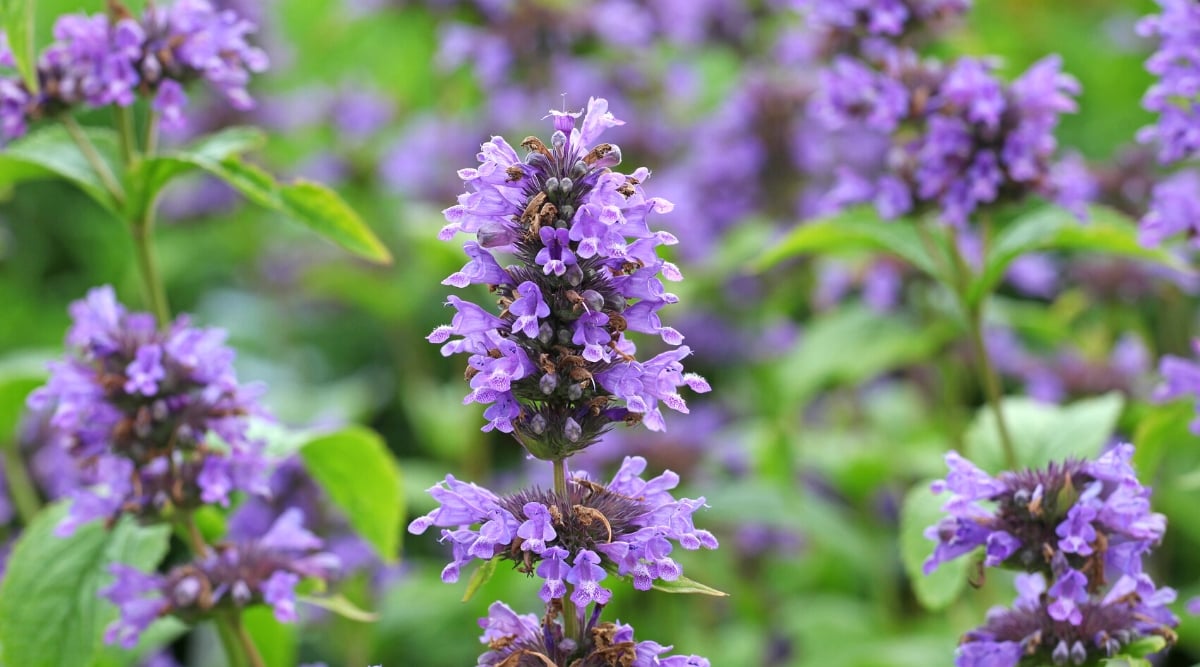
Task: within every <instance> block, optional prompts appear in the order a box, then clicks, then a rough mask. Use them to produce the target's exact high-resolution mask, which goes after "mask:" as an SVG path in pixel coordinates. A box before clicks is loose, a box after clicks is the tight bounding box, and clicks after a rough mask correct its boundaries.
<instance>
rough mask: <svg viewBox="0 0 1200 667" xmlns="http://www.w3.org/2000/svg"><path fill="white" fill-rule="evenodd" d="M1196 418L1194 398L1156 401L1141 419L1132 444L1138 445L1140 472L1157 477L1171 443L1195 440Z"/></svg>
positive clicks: (1136, 459) (1135, 458)
mask: <svg viewBox="0 0 1200 667" xmlns="http://www.w3.org/2000/svg"><path fill="white" fill-rule="evenodd" d="M1195 418H1196V408H1195V406H1194V405H1193V403H1192V401H1174V402H1171V403H1167V404H1165V405H1155V406H1153V407H1152V408H1150V409H1149V410H1148V411H1147V413H1146V414H1145V415H1144V416H1142V417H1141V418H1140V419H1138V422H1137V430H1135V431H1134V434H1133V444H1134V445H1135V446H1136V447H1137V449H1136V450H1134V454H1133V464H1134V466H1136V467H1137V469H1138V470H1139V471H1140V472H1141V474H1143V475H1145V476H1146V477H1147V478H1148V479H1154V478H1155V476H1156V474H1157V472H1158V467H1159V464H1160V463H1161V462H1162V460H1163V457H1164V456H1165V455H1166V453H1167V452H1169V451H1170V450H1171V448H1172V447H1175V446H1177V445H1178V444H1180V443H1187V442H1193V441H1194V440H1195V437H1196V436H1195V435H1194V434H1193V433H1192V432H1191V428H1190V426H1191V423H1192V420H1194V419H1195Z"/></svg>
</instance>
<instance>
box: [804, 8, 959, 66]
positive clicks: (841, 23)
mask: <svg viewBox="0 0 1200 667" xmlns="http://www.w3.org/2000/svg"><path fill="white" fill-rule="evenodd" d="M799 4H803V5H805V8H806V9H807V19H808V23H809V26H810V27H811V28H812V29H813V30H815V31H816V32H817V34H819V35H820V36H821V39H822V41H823V42H825V43H826V45H825V49H826V50H831V51H838V52H849V53H855V54H859V55H867V56H872V57H886V56H887V55H888V54H890V53H892V52H893V50H894V49H896V48H897V47H899V46H904V45H910V44H912V43H914V42H918V41H921V39H922V38H923V37H927V36H928V34H930V33H936V32H938V31H939V30H940V29H941V28H942V26H943V25H944V24H946V23H948V22H950V21H952V20H954V19H956V18H958V17H959V16H961V15H962V14H963V13H965V12H966V10H967V9H968V8H969V7H970V5H971V2H970V0H804V1H803V2H801V3H799Z"/></svg>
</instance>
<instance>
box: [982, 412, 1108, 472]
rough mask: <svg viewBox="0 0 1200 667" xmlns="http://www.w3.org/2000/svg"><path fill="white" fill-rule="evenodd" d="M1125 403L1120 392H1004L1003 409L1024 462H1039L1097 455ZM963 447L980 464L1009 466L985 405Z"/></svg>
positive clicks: (1024, 464) (1033, 464) (1025, 464)
mask: <svg viewBox="0 0 1200 667" xmlns="http://www.w3.org/2000/svg"><path fill="white" fill-rule="evenodd" d="M1124 405H1125V401H1124V399H1123V398H1122V397H1121V394H1119V393H1117V392H1113V393H1109V394H1105V395H1103V396H1098V397H1096V398H1088V399H1084V400H1080V401H1076V402H1075V403H1072V404H1070V405H1067V406H1057V405H1049V404H1046V403H1041V402H1038V401H1035V400H1033V399H1030V398H1023V397H1019V398H1006V399H1004V401H1003V404H1002V407H1001V409H1002V410H1003V411H1004V420H1005V423H1006V424H1007V425H1008V429H1009V435H1011V436H1012V443H1013V448H1014V449H1015V450H1016V455H1017V462H1018V464H1019V465H1020V466H1021V467H1025V468H1038V467H1041V466H1044V465H1046V464H1047V463H1049V462H1051V461H1062V460H1064V459H1067V458H1079V459H1082V458H1095V457H1096V456H1097V455H1098V454H1099V453H1100V450H1101V449H1102V448H1103V447H1104V445H1105V444H1106V443H1107V442H1108V440H1109V438H1111V437H1112V435H1113V429H1114V428H1115V427H1116V424H1117V419H1118V418H1119V417H1120V416H1121V410H1122V409H1123V407H1124ZM966 449H967V451H966V452H964V453H965V454H966V455H967V456H969V457H970V459H971V460H972V461H974V462H975V464H976V465H978V466H979V467H980V468H982V469H984V470H986V471H988V472H990V473H993V474H994V473H997V472H999V471H1001V470H1006V469H1008V467H1009V466H1008V465H1007V464H1006V463H1005V459H1004V450H1003V448H1002V447H1001V444H1000V434H999V431H998V430H997V429H996V419H995V415H994V414H993V413H992V411H991V410H990V409H988V408H986V407H984V408H981V409H980V410H979V413H978V414H977V415H976V417H975V420H974V421H973V422H972V423H971V425H970V427H969V428H968V429H967V434H966Z"/></svg>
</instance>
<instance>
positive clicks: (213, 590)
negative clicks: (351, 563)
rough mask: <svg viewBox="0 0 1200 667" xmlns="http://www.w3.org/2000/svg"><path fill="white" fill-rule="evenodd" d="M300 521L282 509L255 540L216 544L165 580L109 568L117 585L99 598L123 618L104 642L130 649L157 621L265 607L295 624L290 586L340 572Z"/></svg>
mask: <svg viewBox="0 0 1200 667" xmlns="http://www.w3.org/2000/svg"><path fill="white" fill-rule="evenodd" d="M303 522H304V515H303V513H301V512H300V511H299V510H296V509H291V510H288V511H286V512H284V513H283V514H281V515H280V516H279V518H278V519H276V521H275V523H274V524H272V525H271V527H270V528H269V529H268V530H267V532H266V533H264V534H263V535H262V536H261V537H258V538H256V539H252V540H245V541H240V542H236V543H226V544H218V545H216V546H215V547H214V548H213V549H212V550H211V551H209V552H208V553H205V554H202V555H199V556H197V558H196V560H195V561H193V562H191V563H188V564H186V565H180V566H177V567H175V568H173V569H172V570H171V571H170V572H168V573H166V574H161V575H160V574H148V573H145V572H141V571H139V570H137V569H135V568H131V567H129V566H127V565H120V564H118V565H114V566H112V572H113V574H114V575H115V576H116V579H115V581H114V582H113V583H112V584H111V585H110V586H108V587H107V588H106V589H104V590H103V591H101V593H102V595H104V597H106V598H108V600H109V601H111V602H112V603H113V604H115V605H116V606H117V608H118V609H119V610H120V612H121V614H120V618H118V619H117V620H116V621H113V623H112V624H111V625H109V627H108V630H107V632H106V633H105V641H107V642H109V643H120V644H121V645H122V646H124V647H125V648H132V647H133V646H135V645H136V644H137V641H138V638H139V637H140V636H141V633H142V632H144V631H145V630H146V628H147V627H149V625H150V624H151V623H153V622H154V621H155V620H156V619H158V618H161V617H163V616H167V615H173V616H176V617H177V618H180V619H181V620H184V621H187V622H195V621H197V620H200V619H204V618H211V617H212V615H213V614H215V613H220V612H221V610H231V609H233V610H236V609H242V608H244V607H247V606H250V605H254V604H263V603H265V604H268V605H270V606H271V607H272V608H273V609H274V612H275V618H276V619H278V620H279V621H281V622H284V623H291V622H293V621H295V620H296V585H297V584H299V583H300V581H301V580H302V579H304V578H308V577H313V578H316V579H319V580H323V581H324V580H328V579H330V578H331V577H332V576H334V574H335V573H336V572H337V571H338V569H339V567H340V562H339V560H338V558H337V556H334V555H333V554H331V553H327V552H324V551H322V550H321V549H322V548H323V547H324V542H323V541H322V540H321V539H320V538H318V537H317V536H316V535H313V534H312V533H311V532H309V531H308V530H306V529H305V528H304V527H303Z"/></svg>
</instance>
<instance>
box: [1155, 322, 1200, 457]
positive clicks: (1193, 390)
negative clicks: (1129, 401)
mask: <svg viewBox="0 0 1200 667" xmlns="http://www.w3.org/2000/svg"><path fill="white" fill-rule="evenodd" d="M1192 348H1193V349H1194V350H1195V351H1196V354H1197V355H1200V340H1194V341H1192ZM1158 372H1159V373H1160V374H1161V375H1162V377H1163V384H1162V385H1161V386H1160V387H1159V388H1158V389H1157V390H1155V392H1154V400H1156V401H1170V400H1174V399H1176V398H1181V397H1185V396H1186V397H1188V398H1191V399H1192V400H1194V401H1195V400H1198V399H1200V364H1198V363H1196V362H1195V361H1193V360H1191V359H1184V358H1183V357H1177V356H1175V355H1173V354H1167V355H1163V358H1162V359H1161V360H1159V362H1158ZM1196 413H1197V416H1196V419H1194V420H1192V424H1191V431H1192V433H1196V434H1200V402H1197V403H1196Z"/></svg>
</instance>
